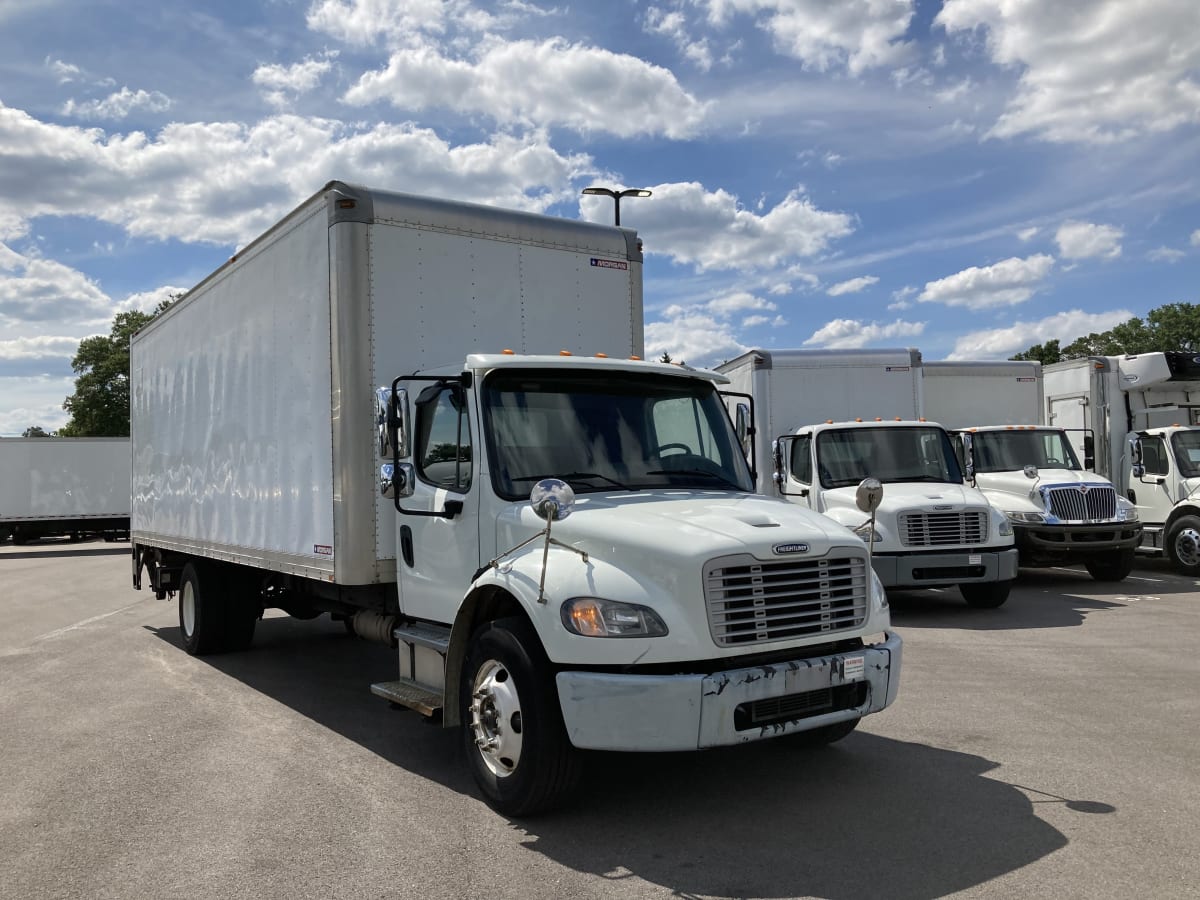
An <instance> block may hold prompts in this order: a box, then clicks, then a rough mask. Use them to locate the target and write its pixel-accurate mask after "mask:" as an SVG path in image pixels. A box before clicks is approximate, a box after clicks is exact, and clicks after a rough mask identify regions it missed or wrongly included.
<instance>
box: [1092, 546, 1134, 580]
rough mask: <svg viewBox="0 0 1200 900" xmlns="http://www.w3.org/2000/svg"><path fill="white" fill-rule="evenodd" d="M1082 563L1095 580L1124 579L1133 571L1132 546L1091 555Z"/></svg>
mask: <svg viewBox="0 0 1200 900" xmlns="http://www.w3.org/2000/svg"><path fill="white" fill-rule="evenodd" d="M1084 565H1085V566H1086V567H1087V570H1088V574H1089V575H1091V576H1092V577H1093V578H1094V579H1096V580H1097V581H1124V580H1125V578H1126V576H1128V575H1129V573H1130V572H1132V571H1133V548H1132V547H1131V548H1130V549H1128V550H1118V551H1117V552H1116V553H1111V554H1108V555H1106V556H1096V557H1093V558H1092V559H1089V560H1088V561H1087V562H1085V563H1084Z"/></svg>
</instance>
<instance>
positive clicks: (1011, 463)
mask: <svg viewBox="0 0 1200 900" xmlns="http://www.w3.org/2000/svg"><path fill="white" fill-rule="evenodd" d="M923 371H924V377H925V391H924V393H925V414H926V415H927V416H929V417H930V418H932V419H936V420H937V421H939V422H941V423H942V424H943V425H945V426H946V427H947V428H949V429H951V433H952V434H953V435H954V439H955V448H956V450H957V451H958V453H959V461H960V462H961V463H962V464H963V469H964V471H965V472H966V475H967V477H968V479H973V483H974V484H975V486H976V487H978V488H979V489H980V490H981V491H983V493H984V496H986V497H987V498H988V500H989V501H991V503H992V505H993V506H995V507H996V508H998V509H1000V510H1002V511H1003V512H1004V514H1005V515H1007V516H1008V519H1009V521H1010V522H1012V526H1013V530H1014V532H1015V533H1016V542H1017V550H1018V553H1019V558H1020V563H1021V565H1023V566H1045V565H1067V564H1071V563H1082V564H1083V565H1084V566H1085V567H1086V568H1087V571H1088V573H1089V574H1090V575H1091V576H1092V577H1093V578H1094V579H1096V580H1097V581H1121V580H1123V579H1124V578H1125V577H1126V576H1127V575H1129V573H1130V571H1132V569H1133V558H1134V549H1135V548H1136V547H1137V545H1138V544H1139V543H1140V542H1141V539H1142V526H1141V523H1140V522H1139V521H1138V513H1137V510H1136V509H1135V508H1134V506H1133V504H1131V503H1130V502H1129V501H1128V500H1126V499H1125V498H1124V497H1122V496H1120V495H1119V494H1118V492H1117V490H1116V488H1115V487H1113V484H1112V482H1110V481H1109V480H1107V479H1106V478H1103V477H1102V476H1100V475H1097V474H1095V473H1094V472H1091V471H1087V470H1088V469H1091V468H1092V464H1093V460H1092V458H1091V454H1090V450H1091V448H1092V435H1091V434H1090V432H1082V431H1081V432H1080V443H1081V445H1082V448H1083V452H1084V457H1083V462H1082V464H1081V463H1080V460H1079V457H1078V456H1077V455H1076V453H1075V451H1074V449H1073V447H1072V443H1071V439H1070V435H1069V433H1068V432H1067V431H1065V430H1064V429H1062V428H1059V427H1056V426H1049V425H1043V424H1040V423H1041V421H1042V416H1043V414H1044V409H1045V406H1044V404H1043V381H1042V366H1041V363H1039V362H1033V361H1020V360H987V361H978V362H976V361H965V360H962V361H960V360H941V361H926V362H925V364H924V366H923Z"/></svg>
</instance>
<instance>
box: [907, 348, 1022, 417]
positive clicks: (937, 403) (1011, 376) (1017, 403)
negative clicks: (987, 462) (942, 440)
mask: <svg viewBox="0 0 1200 900" xmlns="http://www.w3.org/2000/svg"><path fill="white" fill-rule="evenodd" d="M921 368H922V371H923V372H924V379H925V382H924V385H923V392H924V395H925V410H924V415H925V417H926V418H927V419H931V420H933V421H935V422H937V423H938V424H940V425H942V426H944V427H946V428H970V427H974V426H984V425H1040V424H1043V423H1042V415H1043V411H1042V364H1041V363H1039V362H1036V361H1022V360H986V361H978V362H977V361H965V360H963V361H959V360H938V361H936V362H929V361H928V360H926V361H925V362H924V363H923V364H922V367H921Z"/></svg>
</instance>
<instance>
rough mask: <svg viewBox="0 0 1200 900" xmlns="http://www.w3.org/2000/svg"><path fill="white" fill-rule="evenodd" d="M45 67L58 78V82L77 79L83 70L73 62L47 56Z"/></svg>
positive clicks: (67, 82) (66, 82) (68, 81)
mask: <svg viewBox="0 0 1200 900" xmlns="http://www.w3.org/2000/svg"><path fill="white" fill-rule="evenodd" d="M46 68H48V69H49V70H50V72H51V74H53V75H54V77H55V78H56V79H58V83H59V84H69V83H70V82H72V81H78V80H79V78H80V77H81V76H82V75H83V71H82V70H81V69H80V68H79V66H77V65H75V64H74V63H69V62H63V61H62V60H61V59H51V58H50V57H48V56H47V57H46Z"/></svg>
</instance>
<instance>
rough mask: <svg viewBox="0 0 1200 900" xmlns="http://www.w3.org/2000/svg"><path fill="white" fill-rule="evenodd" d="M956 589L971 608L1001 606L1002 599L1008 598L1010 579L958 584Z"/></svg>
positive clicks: (1010, 586) (1010, 587) (1010, 588)
mask: <svg viewBox="0 0 1200 900" xmlns="http://www.w3.org/2000/svg"><path fill="white" fill-rule="evenodd" d="M958 590H959V592H960V593H961V594H962V597H963V599H964V600H966V601H967V606H970V607H971V608H973V609H995V608H996V607H997V606H1003V605H1004V601H1005V600H1007V599H1008V592H1009V591H1010V590H1012V580H1011V579H1010V580H1008V581H982V582H974V583H972V584H960V585H959V586H958Z"/></svg>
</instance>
